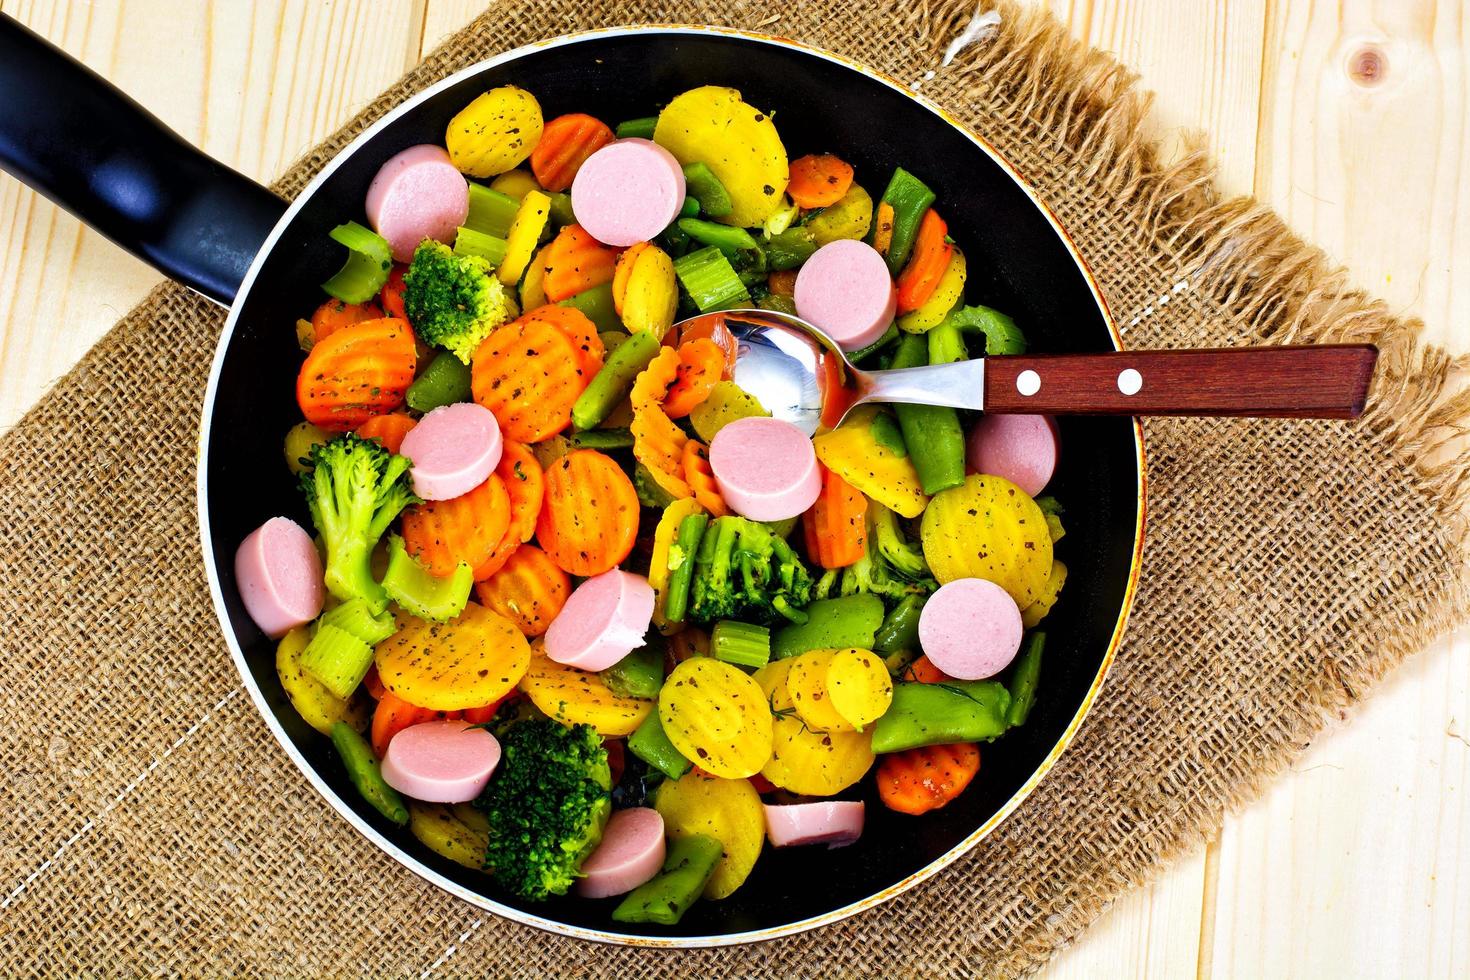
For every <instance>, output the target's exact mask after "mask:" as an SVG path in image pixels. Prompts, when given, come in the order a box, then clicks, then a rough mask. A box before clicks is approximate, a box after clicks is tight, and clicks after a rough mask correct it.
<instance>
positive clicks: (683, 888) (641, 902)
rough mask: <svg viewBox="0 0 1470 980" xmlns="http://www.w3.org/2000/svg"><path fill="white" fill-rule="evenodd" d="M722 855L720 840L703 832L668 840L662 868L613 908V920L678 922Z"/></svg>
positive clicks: (706, 881)
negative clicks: (667, 848)
mask: <svg viewBox="0 0 1470 980" xmlns="http://www.w3.org/2000/svg"><path fill="white" fill-rule="evenodd" d="M724 856H725V848H724V847H723V846H722V845H721V844H720V842H719V841H717V840H715V839H714V838H713V837H706V836H705V835H703V834H693V835H691V836H689V837H678V838H675V839H674V840H671V841H669V850H668V854H667V855H666V856H665V857H664V866H663V870H662V871H660V872H659V873H658V874H656V875H654V876H653V877H652V878H651V879H649V880H648V881H645V882H644V883H643V884H641V885H639V886H638V887H637V888H635V889H633V890H632V891H631V892H629V893H628V896H627V897H626V898H624V899H623V901H622V902H621V903H620V904H619V905H618V907H617V908H615V909H613V913H612V917H613V921H614V922H639V923H641V922H652V923H655V924H657V925H661V926H672V925H675V924H677V923H678V921H679V919H680V918H682V917H683V915H684V913H685V912H686V911H687V910H688V909H689V906H691V905H693V904H694V903H695V901H696V900H698V898H699V896H700V894H701V893H702V892H703V891H704V886H705V885H706V884H708V883H709V880H710V878H711V877H712V876H713V875H714V873H715V865H717V864H719V863H720V858H722V857H724Z"/></svg>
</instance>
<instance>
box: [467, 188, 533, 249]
mask: <svg viewBox="0 0 1470 980" xmlns="http://www.w3.org/2000/svg"><path fill="white" fill-rule="evenodd" d="M520 207H521V202H520V201H517V200H516V199H515V198H513V197H511V196H510V195H509V194H502V193H500V191H492V190H491V189H490V188H488V187H486V186H484V185H483V184H477V183H475V182H474V181H470V213H469V215H468V216H466V217H465V219H464V226H465V227H466V228H469V229H471V230H472V231H477V232H479V233H480V234H482V235H491V236H493V237H495V238H501V239H503V238H505V236H506V235H508V234H510V225H511V222H513V221H515V217H516V212H517V211H519V210H520Z"/></svg>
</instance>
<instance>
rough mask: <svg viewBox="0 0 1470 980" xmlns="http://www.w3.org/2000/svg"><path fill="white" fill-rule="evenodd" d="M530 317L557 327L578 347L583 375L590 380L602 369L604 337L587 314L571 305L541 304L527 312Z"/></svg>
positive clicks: (578, 358) (604, 348)
mask: <svg viewBox="0 0 1470 980" xmlns="http://www.w3.org/2000/svg"><path fill="white" fill-rule="evenodd" d="M526 317H527V318H528V319H533V320H544V321H545V322H547V323H549V324H551V325H552V326H554V327H556V329H558V330H560V331H561V332H562V333H563V334H565V335H566V338H567V339H568V340H570V341H571V342H572V346H573V347H575V348H576V349H577V361H578V363H579V364H580V366H581V368H582V375H583V377H585V378H587V380H588V381H589V382H590V381H591V380H592V379H593V378H595V377H597V372H598V371H601V370H602V359H603V356H604V355H605V354H606V353H607V348H606V347H604V346H603V343H602V338H601V337H599V336H598V335H597V324H595V323H593V322H592V321H591V320H590V319H589V318H588V317H587V314H585V313H583V312H582V311H581V310H574V309H572V308H571V307H570V306H539V307H537V308H536V309H534V310H532V311H531V312H530V313H527V314H526Z"/></svg>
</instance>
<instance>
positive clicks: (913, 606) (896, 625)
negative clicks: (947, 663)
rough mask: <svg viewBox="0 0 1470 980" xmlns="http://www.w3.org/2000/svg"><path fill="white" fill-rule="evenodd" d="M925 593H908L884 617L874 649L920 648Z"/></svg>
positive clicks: (894, 651)
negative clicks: (920, 615)
mask: <svg viewBox="0 0 1470 980" xmlns="http://www.w3.org/2000/svg"><path fill="white" fill-rule="evenodd" d="M928 601H929V597H928V596H925V595H918V594H914V595H906V596H904V597H903V598H902V599H900V600H899V601H898V605H896V606H894V607H893V609H892V610H891V611H890V612H889V613H888V615H887V616H885V617H884V618H883V625H882V626H880V627H878V635H877V636H875V637H874V638H873V650H874V651H876V652H878V653H881V654H885V655H887V654H894V653H899V652H901V651H905V650H907V651H912V652H914V653H917V652H918V650H919V614H920V613H921V612H923V611H924V603H926V602H928Z"/></svg>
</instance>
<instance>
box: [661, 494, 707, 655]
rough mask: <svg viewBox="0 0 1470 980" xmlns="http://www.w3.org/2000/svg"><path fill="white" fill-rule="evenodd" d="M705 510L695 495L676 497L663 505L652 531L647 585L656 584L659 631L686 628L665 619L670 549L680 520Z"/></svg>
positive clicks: (688, 557) (675, 630)
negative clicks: (651, 552)
mask: <svg viewBox="0 0 1470 980" xmlns="http://www.w3.org/2000/svg"><path fill="white" fill-rule="evenodd" d="M702 513H704V508H703V507H701V506H700V505H699V504H698V503H697V502H696V501H695V499H694V498H693V497H685V498H683V499H682V500H676V501H674V502H673V503H671V504H669V506H667V507H665V508H664V513H663V516H662V517H660V518H659V519H658V526H657V527H656V528H654V531H653V556H652V557H651V558H650V559H649V560H648V584H649V585H651V586H653V625H655V626H657V627H658V629H659V632H661V633H664V634H668V633H677V632H678V631H679V630H680V629H682V628H683V625H684V624H683V623H673V624H671V623H669V621H668V620H666V619H665V618H664V610H665V609H666V608H667V607H668V601H669V597H668V596H667V595H666V594H665V591H664V590H665V589H666V588H667V587H668V584H669V573H670V572H671V571H673V569H671V568H669V550H670V549H671V548H672V547H673V544H674V535H675V534H676V533H678V530H679V523H680V522H681V521H683V520H684V518H686V517H692V516H693V515H695V514H702ZM693 559H694V556H693V555H688V554H686V555H685V556H684V558H683V560H684V561H692V560H693Z"/></svg>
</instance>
